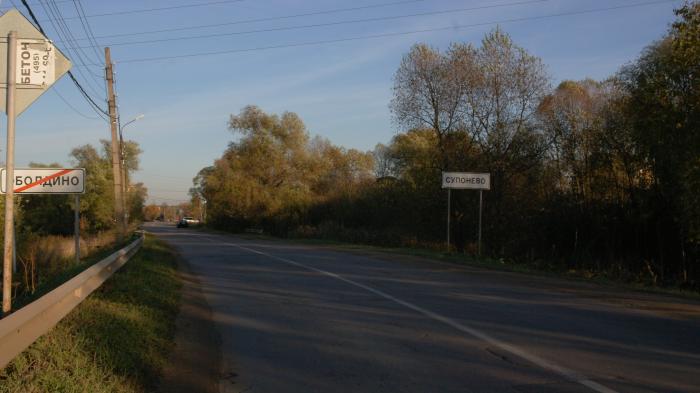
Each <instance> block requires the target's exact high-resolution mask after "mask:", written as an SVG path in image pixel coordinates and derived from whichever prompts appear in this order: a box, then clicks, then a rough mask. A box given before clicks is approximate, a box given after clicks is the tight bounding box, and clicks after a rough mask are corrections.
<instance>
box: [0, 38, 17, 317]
mask: <svg viewBox="0 0 700 393" xmlns="http://www.w3.org/2000/svg"><path fill="white" fill-rule="evenodd" d="M16 68H17V32H16V31H14V30H13V31H10V33H9V34H8V36H7V99H6V101H5V102H6V105H7V107H6V111H7V156H6V159H5V165H6V168H7V171H6V172H5V175H6V176H7V184H12V178H13V176H14V168H15V89H16V84H15V78H16V76H17V75H16V72H17V71H16ZM14 196H15V195H14V189H13V188H12V187H9V188H8V189H7V193H6V194H5V238H4V245H5V248H4V250H3V270H2V274H3V277H2V278H3V280H2V313H3V314H4V315H6V314H8V313H9V312H10V311H11V310H12V253H13V252H14V247H13V244H12V243H13V240H14V236H13V234H14V222H15V220H14V213H15V212H14V207H15V198H14Z"/></svg>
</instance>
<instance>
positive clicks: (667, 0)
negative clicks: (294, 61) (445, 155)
mask: <svg viewBox="0 0 700 393" xmlns="http://www.w3.org/2000/svg"><path fill="white" fill-rule="evenodd" d="M676 1H677V0H660V1H650V2H645V3H635V4H626V5H620V6H614V7H604V8H593V9H588V10H580V11H571V12H560V13H556V14H549V15H540V16H530V17H522V18H511V19H502V20H498V21H491V22H481V23H473V24H468V25H456V26H447V27H438V28H431V29H421V30H411V31H402V32H396V33H383V34H373V35H365V36H357V37H347V38H338V39H331V40H320V41H307V42H299V43H291V44H280V45H270V46H260V47H253V48H243V49H229V50H222V51H212V52H199V53H190V54H184V55H172V56H157V57H144V58H134V59H126V60H122V61H120V64H125V63H144V62H155V61H164V60H174V59H185V58H191V57H200V56H215V55H224V54H231V53H244V52H256V51H263V50H272V49H283V48H298V47H303V46H316V45H325V44H333V43H339V42H349V41H362V40H370V39H377V38H386V37H396V36H402V35H412V34H420V33H429V32H436V31H446V30H460V29H467V28H472V27H478V26H488V25H495V24H504V23H515V22H524V21H531V20H543V19H552V18H558V17H564V16H573V15H584V14H591V13H598V12H605V11H614V10H620V9H629V8H636V7H643V6H648V5H656V4H665V3H673V2H676Z"/></svg>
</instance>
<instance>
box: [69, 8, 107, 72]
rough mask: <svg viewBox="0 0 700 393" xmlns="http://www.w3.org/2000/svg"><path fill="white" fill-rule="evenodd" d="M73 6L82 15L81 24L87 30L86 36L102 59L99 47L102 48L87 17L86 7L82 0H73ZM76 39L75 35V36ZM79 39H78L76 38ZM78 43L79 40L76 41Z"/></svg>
mask: <svg viewBox="0 0 700 393" xmlns="http://www.w3.org/2000/svg"><path fill="white" fill-rule="evenodd" d="M73 6H74V7H75V11H76V12H77V13H78V16H79V17H80V24H81V25H82V26H83V30H84V31H85V34H86V37H87V38H88V41H89V42H90V43H91V44H92V50H93V52H94V53H95V56H96V57H97V58H98V59H102V56H101V54H100V53H99V52H98V50H97V49H98V48H100V47H101V46H100V44H99V43H98V42H97V40H96V39H95V33H94V32H93V31H92V27H91V26H90V21H88V19H87V17H86V16H85V9H84V8H83V3H82V1H81V0H73ZM73 39H74V40H75V37H73ZM75 41H77V40H75ZM76 44H77V42H76Z"/></svg>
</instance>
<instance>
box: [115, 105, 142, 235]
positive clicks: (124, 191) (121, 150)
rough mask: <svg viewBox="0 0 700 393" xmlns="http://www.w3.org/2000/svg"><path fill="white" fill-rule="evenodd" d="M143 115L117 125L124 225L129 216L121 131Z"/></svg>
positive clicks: (127, 222)
mask: <svg viewBox="0 0 700 393" xmlns="http://www.w3.org/2000/svg"><path fill="white" fill-rule="evenodd" d="M145 116H146V115H144V114H143V113H142V114H140V115H138V116H136V117H134V118H133V119H131V120H129V121H127V122H126V123H124V124H123V125H120V126H119V156H120V158H121V175H122V179H121V180H122V181H121V183H122V195H123V197H122V212H123V213H124V217H122V219H123V220H124V225H125V226H128V225H129V218H128V212H127V209H126V199H127V195H128V194H127V191H128V190H127V184H126V162H125V157H124V137H123V134H122V131H123V130H124V128H126V126H128V125H129V124H131V123H133V122H135V121H137V120H141V119H143V118H144V117H145Z"/></svg>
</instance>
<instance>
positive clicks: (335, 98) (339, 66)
mask: <svg viewBox="0 0 700 393" xmlns="http://www.w3.org/2000/svg"><path fill="white" fill-rule="evenodd" d="M54 1H55V8H46V9H45V8H44V6H46V1H44V6H42V4H40V3H39V2H38V1H36V0H33V1H32V0H30V2H29V4H30V6H31V7H32V9H33V10H34V12H35V14H36V15H37V17H38V18H39V19H40V23H41V24H42V26H43V27H44V29H45V30H46V32H47V34H48V35H49V37H50V38H52V39H54V40H55V41H56V42H57V45H58V46H59V47H60V48H62V49H63V51H64V53H66V54H67V55H68V57H69V58H71V59H72V60H73V62H74V68H73V70H74V73H75V75H76V77H77V78H78V79H79V80H80V81H81V83H82V84H83V85H84V86H85V88H86V89H87V91H88V92H89V93H90V95H91V96H93V97H94V98H95V99H96V101H98V103H99V104H100V105H102V106H103V107H104V108H106V104H105V103H104V100H105V92H104V83H103V82H102V81H101V80H100V77H101V75H103V68H102V67H103V66H102V65H100V64H99V62H100V59H98V58H97V56H98V54H100V55H101V54H102V53H103V49H101V48H99V49H97V52H98V53H95V50H94V49H95V48H91V47H90V45H91V44H90V41H87V40H78V41H77V42H78V44H68V43H64V42H61V37H60V36H59V34H58V33H57V32H56V28H57V27H55V26H53V24H52V23H51V21H49V20H48V19H50V16H49V14H48V13H49V12H51V10H53V12H54V13H55V12H56V9H58V10H60V12H61V14H62V16H63V17H64V18H65V23H66V25H67V26H68V28H69V29H70V30H71V31H72V34H73V35H74V36H75V37H76V38H78V39H80V38H83V37H85V35H86V33H85V30H84V27H83V25H82V24H81V21H80V19H76V18H74V17H75V16H76V15H77V11H76V3H75V2H74V1H67V0H54ZM14 3H15V4H17V6H18V9H19V10H20V11H22V12H23V13H24V14H27V13H26V9H25V8H24V7H23V6H22V5H21V1H20V0H14ZM80 3H81V4H82V6H83V9H84V10H85V14H86V15H87V16H88V18H87V20H88V22H89V26H90V28H91V29H92V31H93V33H94V36H95V37H96V41H97V43H98V44H99V45H100V46H101V47H103V46H110V47H111V50H112V58H113V62H114V63H115V71H116V73H117V75H116V78H117V85H116V89H117V94H118V104H119V109H120V113H121V116H122V122H123V123H125V122H127V121H128V120H129V119H132V118H134V117H135V116H136V115H139V114H145V115H146V116H145V117H144V118H143V119H141V120H139V121H137V122H134V123H132V124H130V125H129V126H127V127H126V128H125V129H124V134H125V137H126V138H128V139H133V140H136V141H137V142H139V143H140V144H141V147H142V149H143V151H144V153H143V156H142V157H141V167H142V169H141V170H140V171H139V172H137V173H136V174H134V179H135V180H136V181H142V182H144V183H145V185H146V186H147V187H148V188H149V194H150V200H151V201H154V202H159V203H160V202H167V203H175V202H176V201H184V200H186V199H188V197H187V190H188V189H189V187H191V184H192V183H191V180H192V177H194V176H195V175H196V173H197V172H198V171H199V170H200V169H201V168H203V167H205V166H208V165H211V164H212V163H213V161H214V160H215V159H216V158H218V157H219V156H220V155H221V153H222V152H223V151H224V150H225V149H226V147H227V144H228V143H229V142H230V141H231V140H232V139H233V138H234V136H233V135H232V134H231V133H230V132H229V131H228V130H227V128H226V122H227V120H228V117H229V115H230V114H236V113H238V112H239V111H240V109H241V108H243V107H244V106H246V105H249V104H252V105H257V106H259V107H261V108H262V109H264V110H265V111H267V112H274V113H282V112H284V111H292V112H296V113H298V114H299V115H300V116H301V118H302V119H303V120H304V122H305V123H306V125H307V128H308V129H309V131H310V133H311V134H312V135H321V136H323V137H326V138H328V139H330V140H331V142H333V143H335V144H338V145H341V146H344V147H347V148H357V149H362V150H369V149H372V148H373V147H374V146H375V145H376V144H377V143H387V142H388V141H389V140H390V139H391V138H392V137H393V136H394V135H396V133H397V132H400V131H401V130H399V129H397V128H396V127H395V126H394V125H393V124H392V122H391V114H390V112H389V109H388V104H389V101H390V99H391V87H392V77H393V74H394V72H395V71H396V69H397V67H398V65H399V62H400V60H401V57H402V55H403V54H405V53H406V52H407V51H408V50H409V49H410V47H411V45H413V44H414V43H416V42H424V43H428V44H430V45H432V46H435V47H437V48H446V47H447V46H448V45H449V43H450V42H455V41H460V42H472V43H474V44H475V45H478V43H479V41H480V40H481V38H482V37H483V36H484V34H486V33H487V32H488V31H489V30H491V29H493V28H494V27H495V26H496V25H497V24H499V23H500V25H501V27H502V28H503V30H505V31H506V32H507V33H509V34H510V35H511V36H512V37H513V39H514V41H515V42H516V43H517V44H518V45H520V46H523V47H525V48H526V49H527V50H528V51H530V52H531V53H532V54H534V55H536V56H539V57H541V58H542V60H543V61H544V63H545V64H546V66H547V69H548V72H549V74H550V76H551V78H552V84H553V85H556V83H558V82H559V81H561V80H565V79H576V80H578V79H583V78H587V77H590V78H594V79H604V78H606V77H607V76H610V75H611V74H613V73H614V72H616V71H617V70H618V69H619V67H620V66H622V65H624V64H626V63H628V62H631V61H634V59H636V58H637V57H638V56H639V53H640V51H641V50H642V49H643V48H644V47H645V46H647V45H649V44H650V43H651V42H653V41H654V40H656V39H658V38H660V37H661V36H662V35H663V34H664V32H665V31H666V30H667V28H668V25H669V23H671V22H672V21H673V19H674V15H673V9H674V8H677V7H678V6H679V5H681V4H682V1H671V2H664V3H656V4H649V3H653V1H652V0H581V1H579V0H548V1H527V0H499V1H478V0H469V1H457V0H425V1H400V0H360V1H353V2H348V1H336V0H327V1H311V0H284V1H283V0H243V1H231V0H229V1H226V0H218V1H216V0H175V1H129V0H122V1H101V0H81V1H80ZM516 3H517V4H516ZM635 4H646V5H642V6H635V7H630V8H620V9H614V10H606V11H601V12H591V13H584V14H576V15H561V14H569V13H573V12H578V11H583V10H592V9H600V8H611V7H617V6H626V5H635ZM8 7H12V2H11V1H8V0H2V1H1V2H0V8H2V10H3V12H4V11H5V10H6V9H7V8H8ZM168 7H171V8H170V9H158V8H168ZM172 7H179V8H172ZM360 7H364V8H360ZM487 7H488V8H487ZM347 8H359V9H355V10H349V11H343V12H330V11H332V10H338V9H347ZM155 9H158V10H155ZM131 11H134V12H131ZM323 11H329V12H326V13H323V14H316V15H307V16H303V17H288V16H293V15H299V14H308V13H318V12H323ZM443 11H449V12H443ZM430 13H432V14H430ZM100 14H111V15H102V16H100ZM414 14H430V15H421V16H411V17H402V18H396V17H399V16H407V15H414ZM547 15H559V16H551V17H546V18H539V19H527V18H536V17H541V16H547ZM283 17H284V18H283ZM371 18H374V19H377V18H384V19H382V20H375V21H362V20H366V19H371ZM259 19H268V20H262V21H260V20H259ZM270 19H271V20H270ZM514 19H526V20H520V21H512V20H514ZM252 20H258V21H252ZM349 21H351V22H352V23H339V24H334V25H331V26H317V27H304V28H300V26H308V25H317V24H328V23H337V22H349ZM213 24H219V25H220V26H212V27H206V28H192V29H189V27H197V26H202V25H213ZM460 26H471V27H460ZM295 27H296V28H295ZM172 29H180V30H177V31H168V32H161V33H149V32H153V31H158V30H172ZM434 29H442V30H434ZM259 30H273V31H266V32H260V31H259ZM419 30H434V31H428V32H422V33H415V34H402V35H391V34H393V33H403V32H412V31H419ZM251 31H257V32H251ZM232 33H237V34H232ZM125 34H133V35H125ZM203 35H206V36H208V37H206V38H196V39H193V38H192V37H193V36H203ZM376 35H386V36H384V37H380V38H372V39H357V40H350V41H341V42H332V43H325V44H318V45H303V46H295V45H296V44H300V43H310V42H318V41H333V40H341V39H346V38H359V37H366V36H376ZM164 39H168V40H170V41H160V42H150V43H139V44H135V43H133V42H134V41H154V40H164ZM129 42H131V43H130V44H125V43H129ZM75 46H81V47H83V48H81V50H82V52H80V49H71V47H75ZM271 46H282V47H281V48H275V49H261V48H266V47H271ZM212 52H228V53H222V54H211V53H212ZM206 53H209V54H206ZM197 54H199V55H197ZM182 55H196V56H191V57H181V58H172V59H165V60H157V61H153V60H151V61H138V60H143V59H149V58H157V57H171V56H182ZM81 63H82V64H81ZM53 90H55V91H48V92H47V93H45V94H44V96H42V97H41V98H40V99H39V100H37V101H36V102H35V104H34V105H33V106H32V107H30V108H29V109H28V110H27V111H26V112H24V113H23V114H22V115H21V116H20V118H19V119H18V120H17V144H16V161H17V164H18V166H23V165H26V164H28V163H29V162H31V161H34V162H44V163H50V162H58V163H61V164H63V165H66V166H68V165H70V159H69V157H68V154H69V152H70V150H71V149H72V148H73V147H75V146H79V145H83V144H87V143H90V144H93V145H97V144H98V143H99V142H98V141H99V140H100V139H104V138H108V137H109V128H108V124H107V123H106V122H105V121H104V120H102V119H99V118H97V115H96V114H95V113H94V112H93V111H92V110H91V109H90V107H89V106H88V104H87V103H86V101H85V100H84V99H83V98H82V97H81V96H80V95H79V93H78V90H77V88H76V87H75V86H74V85H73V84H72V83H71V82H70V80H69V79H68V78H67V77H64V78H63V79H62V80H60V81H59V82H57V83H56V85H55V86H54V88H53ZM57 93H58V94H60V95H61V96H63V97H64V98H65V99H66V100H67V101H68V102H69V103H70V105H71V106H72V107H73V108H70V107H69V106H68V105H67V104H66V103H64V102H63V101H62V100H61V99H60V98H59V96H58V95H57ZM85 116H87V117H91V118H92V119H90V118H86V117H85ZM0 129H1V130H2V131H1V134H0V135H1V136H0V138H1V141H0V148H2V154H3V158H4V152H5V140H6V139H5V120H4V116H3V120H2V125H0ZM3 161H4V159H3Z"/></svg>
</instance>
